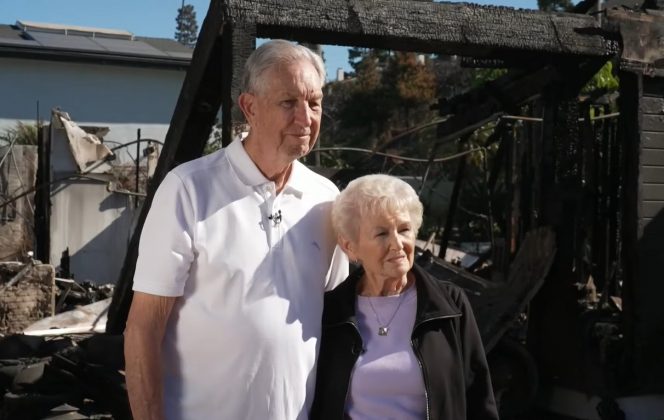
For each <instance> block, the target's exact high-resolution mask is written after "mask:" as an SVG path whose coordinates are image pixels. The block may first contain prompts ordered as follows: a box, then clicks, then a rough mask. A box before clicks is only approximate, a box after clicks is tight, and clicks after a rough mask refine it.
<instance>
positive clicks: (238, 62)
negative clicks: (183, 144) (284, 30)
mask: <svg viewBox="0 0 664 420" xmlns="http://www.w3.org/2000/svg"><path fill="white" fill-rule="evenodd" d="M223 38H224V39H223V46H222V48H223V51H222V56H223V63H222V66H223V68H222V71H221V81H222V91H221V92H220V93H221V94H222V95H223V97H222V103H221V106H222V110H221V120H222V128H221V133H222V145H223V146H228V145H229V144H230V143H231V141H232V140H233V135H234V133H235V128H236V127H237V126H238V124H241V123H242V121H243V117H242V115H241V112H240V110H239V108H238V107H237V106H235V105H236V102H235V101H236V100H237V97H238V95H239V94H240V88H241V87H240V84H241V81H242V74H243V66H244V62H245V61H246V60H247V58H248V57H249V54H251V52H252V51H253V50H254V49H255V48H256V25H254V24H252V23H251V22H238V23H227V24H226V26H225V27H224V36H223Z"/></svg>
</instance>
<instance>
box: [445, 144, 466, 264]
mask: <svg viewBox="0 0 664 420" xmlns="http://www.w3.org/2000/svg"><path fill="white" fill-rule="evenodd" d="M467 140H468V137H466V138H465V139H463V140H461V141H460V143H459V151H462V150H463V149H464V148H465V146H466V142H467ZM467 162H468V155H464V156H462V157H461V158H460V159H459V163H458V166H457V173H456V178H455V179H454V187H453V188H452V195H451V196H450V205H449V206H448V207H447V218H446V219H445V229H444V230H443V236H442V237H441V239H440V249H439V251H438V257H439V258H443V259H445V254H446V252H447V246H448V245H449V243H450V238H451V237H452V229H453V228H454V217H455V215H456V209H457V207H458V205H459V196H460V195H461V187H462V186H463V182H464V178H465V174H466V166H467Z"/></svg>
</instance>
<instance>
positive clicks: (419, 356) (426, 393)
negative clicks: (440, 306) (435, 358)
mask: <svg viewBox="0 0 664 420" xmlns="http://www.w3.org/2000/svg"><path fill="white" fill-rule="evenodd" d="M460 316H461V314H454V315H443V316H437V317H433V318H427V319H425V320H422V321H420V322H418V323H417V324H415V326H414V327H413V332H412V334H411V337H410V345H411V347H412V348H413V353H415V356H416V357H417V363H418V364H419V365H420V370H421V371H422V379H423V380H424V400H425V401H426V407H427V417H426V418H427V420H430V419H431V401H429V379H428V378H427V373H426V370H424V362H423V361H422V353H420V350H419V349H418V348H417V346H416V345H415V339H414V338H413V336H414V335H415V331H417V328H419V326H420V325H423V324H425V323H427V322H430V321H435V320H441V319H449V318H458V317H460Z"/></svg>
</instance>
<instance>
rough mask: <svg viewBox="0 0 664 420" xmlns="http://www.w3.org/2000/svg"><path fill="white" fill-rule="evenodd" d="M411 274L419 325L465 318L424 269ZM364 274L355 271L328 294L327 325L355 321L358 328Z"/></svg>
mask: <svg viewBox="0 0 664 420" xmlns="http://www.w3.org/2000/svg"><path fill="white" fill-rule="evenodd" d="M411 272H412V273H413V274H414V275H415V286H416V288H417V312H416V316H415V324H418V323H420V322H424V321H427V320H429V319H433V318H441V317H450V316H458V315H461V310H460V309H459V307H458V306H457V305H456V304H454V303H453V302H452V301H451V299H450V298H449V296H448V294H447V293H445V292H444V291H443V289H442V288H441V286H440V283H441V282H440V281H439V280H436V279H434V278H433V277H432V276H431V275H430V274H429V273H427V272H426V271H425V270H424V269H423V268H422V267H420V266H419V265H417V264H413V268H412V269H411ZM362 274H364V269H362V268H361V267H360V268H358V269H357V270H355V271H353V272H352V273H351V274H350V275H349V276H348V277H347V278H346V280H345V281H344V282H343V283H341V284H340V285H339V286H338V287H337V288H336V289H334V290H332V291H331V292H327V293H326V294H325V307H324V309H323V325H324V326H331V325H335V324H341V323H346V322H351V323H353V324H355V325H357V320H356V318H355V302H356V301H357V283H358V282H359V281H360V278H361V277H362Z"/></svg>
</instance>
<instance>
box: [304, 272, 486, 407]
mask: <svg viewBox="0 0 664 420" xmlns="http://www.w3.org/2000/svg"><path fill="white" fill-rule="evenodd" d="M411 271H412V272H413V274H415V286H416V288H417V291H416V293H417V312H416V315H415V325H414V326H413V333H412V335H411V342H412V346H413V350H414V353H415V356H416V357H417V358H418V359H419V361H420V366H421V368H422V375H423V377H424V386H425V390H426V395H425V397H426V403H427V407H426V418H427V420H464V419H467V420H496V419H498V411H497V408H496V403H495V400H494V397H493V390H492V388H491V378H490V377H489V368H488V365H487V362H486V356H485V354H484V348H483V346H482V341H481V338H480V334H479V331H478V329H477V324H476V323H475V317H474V316H473V312H472V308H471V307H470V304H469V303H468V299H467V298H466V295H465V294H464V292H463V291H462V290H461V289H460V288H458V287H457V286H455V285H452V284H450V283H447V282H443V281H440V280H437V279H435V278H433V277H432V276H430V275H429V274H428V273H427V272H426V271H424V270H423V269H422V268H420V267H418V266H417V265H414V266H413V268H412V270H411ZM362 274H363V271H362V269H359V270H356V271H355V272H353V273H352V274H351V275H350V276H349V277H348V279H346V281H344V282H343V283H341V284H340V285H339V286H338V287H337V288H336V289H334V290H332V291H330V292H327V293H326V294H325V307H324V309H323V333H322V338H321V344H320V353H319V358H318V370H317V380H316V393H315V395H314V401H313V405H312V408H311V416H310V418H311V420H323V419H335V420H343V419H344V418H345V405H346V398H347V394H348V392H349V388H350V379H351V373H352V371H353V366H355V362H356V361H357V359H358V356H359V355H360V352H361V351H362V348H363V344H362V338H361V336H360V331H359V329H358V326H357V319H356V318H355V302H356V299H357V296H356V290H357V282H358V281H359V279H360V277H361V276H362Z"/></svg>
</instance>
